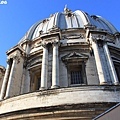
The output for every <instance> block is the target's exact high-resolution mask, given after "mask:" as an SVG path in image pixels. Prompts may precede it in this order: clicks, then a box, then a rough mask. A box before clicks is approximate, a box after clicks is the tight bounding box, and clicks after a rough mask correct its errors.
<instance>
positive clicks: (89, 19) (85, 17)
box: [19, 8, 118, 43]
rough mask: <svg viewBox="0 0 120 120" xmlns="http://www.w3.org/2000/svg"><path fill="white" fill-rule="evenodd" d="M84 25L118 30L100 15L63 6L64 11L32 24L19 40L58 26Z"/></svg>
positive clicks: (33, 37) (82, 26)
mask: <svg viewBox="0 0 120 120" xmlns="http://www.w3.org/2000/svg"><path fill="white" fill-rule="evenodd" d="M85 26H95V28H96V29H98V30H99V29H101V30H104V31H106V32H108V33H110V34H114V33H116V32H118V31H117V29H116V28H115V27H114V26H113V25H112V24H111V23H110V22H109V21H107V20H105V19H104V18H102V17H100V16H97V15H91V16H90V15H89V14H88V13H86V12H84V11H80V10H76V11H74V12H73V11H71V10H69V9H67V8H65V9H64V12H57V13H55V14H51V15H50V17H49V18H46V19H45V20H43V21H39V22H37V23H36V24H34V25H33V26H32V27H31V28H30V29H29V31H28V32H27V35H25V37H23V38H22V39H21V40H20V42H22V41H24V39H28V40H33V39H35V38H37V37H39V35H40V32H41V33H43V34H46V33H48V32H50V30H52V29H54V28H59V30H67V29H69V28H75V29H76V28H83V29H84V28H85ZM20 42H19V43H20Z"/></svg>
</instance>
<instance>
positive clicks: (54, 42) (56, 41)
mask: <svg viewBox="0 0 120 120" xmlns="http://www.w3.org/2000/svg"><path fill="white" fill-rule="evenodd" d="M52 45H53V46H60V42H59V41H58V40H54V41H52Z"/></svg>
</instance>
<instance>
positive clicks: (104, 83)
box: [100, 82, 108, 85]
mask: <svg viewBox="0 0 120 120" xmlns="http://www.w3.org/2000/svg"><path fill="white" fill-rule="evenodd" d="M100 85H108V83H107V82H102V83H100Z"/></svg>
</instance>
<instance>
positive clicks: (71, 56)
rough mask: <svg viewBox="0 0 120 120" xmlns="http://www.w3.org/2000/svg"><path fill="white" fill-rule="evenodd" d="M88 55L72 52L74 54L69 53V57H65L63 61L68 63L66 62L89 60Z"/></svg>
mask: <svg viewBox="0 0 120 120" xmlns="http://www.w3.org/2000/svg"><path fill="white" fill-rule="evenodd" d="M88 57H89V56H88V55H85V54H80V53H77V52H72V53H69V54H67V55H65V56H64V57H62V60H63V61H66V60H75V59H81V60H85V59H86V60H87V59H88Z"/></svg>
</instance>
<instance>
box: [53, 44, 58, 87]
mask: <svg viewBox="0 0 120 120" xmlns="http://www.w3.org/2000/svg"><path fill="white" fill-rule="evenodd" d="M58 87H59V58H58V42H54V43H53V62H52V88H58Z"/></svg>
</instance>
